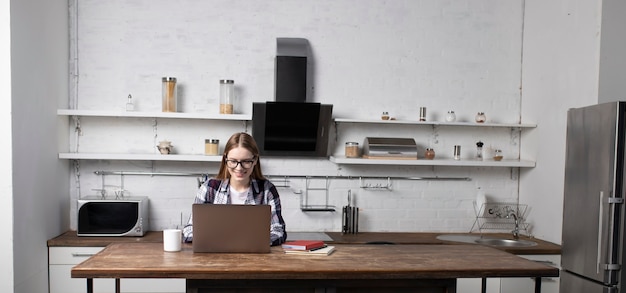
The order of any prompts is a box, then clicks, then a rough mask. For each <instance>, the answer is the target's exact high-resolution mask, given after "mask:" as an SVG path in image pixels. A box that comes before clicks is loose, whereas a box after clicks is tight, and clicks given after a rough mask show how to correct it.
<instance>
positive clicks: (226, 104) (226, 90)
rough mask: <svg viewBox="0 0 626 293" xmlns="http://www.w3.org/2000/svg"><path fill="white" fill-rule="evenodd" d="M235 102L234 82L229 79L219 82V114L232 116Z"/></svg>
mask: <svg viewBox="0 0 626 293" xmlns="http://www.w3.org/2000/svg"><path fill="white" fill-rule="evenodd" d="M234 100H235V81H234V80H231V79H222V80H220V114H233V113H234V109H233V103H234Z"/></svg>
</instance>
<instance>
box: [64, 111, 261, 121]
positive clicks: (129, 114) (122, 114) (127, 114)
mask: <svg viewBox="0 0 626 293" xmlns="http://www.w3.org/2000/svg"><path fill="white" fill-rule="evenodd" d="M57 115H59V116H81V117H118V118H167V119H206V120H236V121H251V120H252V115H248V114H211V113H180V112H175V113H172V112H135V111H96V110H71V109H59V110H57Z"/></svg>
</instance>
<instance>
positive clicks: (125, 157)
mask: <svg viewBox="0 0 626 293" xmlns="http://www.w3.org/2000/svg"><path fill="white" fill-rule="evenodd" d="M59 159H66V160H111V161H115V160H121V161H178V162H221V160H222V156H205V155H176V154H170V155H161V154H106V153H59Z"/></svg>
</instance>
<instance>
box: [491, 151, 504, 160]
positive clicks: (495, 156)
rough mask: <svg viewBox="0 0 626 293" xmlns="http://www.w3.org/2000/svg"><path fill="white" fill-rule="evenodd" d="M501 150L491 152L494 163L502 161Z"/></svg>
mask: <svg viewBox="0 0 626 293" xmlns="http://www.w3.org/2000/svg"><path fill="white" fill-rule="evenodd" d="M502 158H503V156H502V150H494V151H493V160H494V161H502Z"/></svg>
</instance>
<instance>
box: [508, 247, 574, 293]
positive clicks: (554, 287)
mask: <svg viewBox="0 0 626 293" xmlns="http://www.w3.org/2000/svg"><path fill="white" fill-rule="evenodd" d="M520 256H521V257H524V258H526V259H530V260H534V261H538V262H541V263H544V264H547V265H550V266H553V267H557V268H560V267H561V256H560V255H520ZM500 280H501V281H500V287H501V289H500V292H502V293H505V292H506V293H526V292H534V291H533V290H534V288H535V280H534V279H533V278H502V279H500ZM541 292H542V293H558V292H559V278H558V277H552V278H541Z"/></svg>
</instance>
